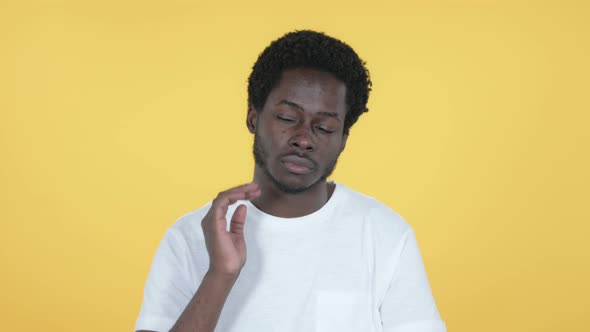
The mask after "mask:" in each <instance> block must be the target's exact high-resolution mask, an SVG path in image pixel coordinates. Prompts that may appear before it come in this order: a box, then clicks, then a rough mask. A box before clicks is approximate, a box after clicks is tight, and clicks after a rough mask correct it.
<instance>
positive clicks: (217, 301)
mask: <svg viewBox="0 0 590 332" xmlns="http://www.w3.org/2000/svg"><path fill="white" fill-rule="evenodd" d="M345 115H346V87H345V85H344V83H342V82H341V81H339V80H338V79H336V78H335V77H334V76H332V75H331V74H328V73H324V72H319V71H317V70H311V69H295V70H288V71H285V72H283V75H282V78H281V81H280V82H279V84H278V85H277V86H276V87H275V88H274V89H273V90H272V91H271V93H270V95H269V96H268V98H267V100H266V103H265V105H264V107H263V109H262V110H261V111H260V112H257V111H256V110H255V109H253V108H250V109H249V110H248V115H247V120H246V123H247V126H248V129H249V130H250V132H251V133H253V134H255V137H256V147H257V149H256V151H257V152H258V153H257V154H256V165H255V168H254V181H253V183H250V184H246V185H242V186H238V187H235V188H232V189H229V190H226V191H223V192H221V193H219V194H218V195H217V197H216V198H215V199H214V200H213V203H212V206H211V208H210V210H209V211H208V213H207V215H206V216H205V218H204V219H203V221H202V222H201V226H202V229H203V234H204V236H205V242H206V246H207V252H208V254H209V262H210V265H209V270H208V271H207V273H206V274H205V276H204V278H203V280H202V281H201V284H200V286H199V288H198V289H197V292H196V293H195V295H194V296H193V298H192V299H191V301H190V302H189V303H188V305H187V306H186V308H185V310H184V311H183V313H182V314H181V315H180V317H179V318H178V320H177V322H176V324H175V325H174V326H173V328H172V329H171V331H175V332H181V331H182V332H184V331H192V332H195V331H197V332H213V331H214V329H215V326H216V325H217V321H218V319H219V315H220V313H221V310H222V309H223V305H224V304H225V301H226V299H227V297H228V295H229V293H230V291H231V289H232V287H233V285H234V284H235V282H236V280H237V278H238V276H239V274H240V271H241V270H242V268H243V267H244V265H245V263H246V243H245V240H244V228H245V227H247V226H245V221H246V214H247V211H246V206H245V205H241V206H239V207H238V208H237V209H236V211H235V213H234V214H233V215H232V217H231V222H230V231H229V232H228V231H227V230H226V225H227V220H226V214H227V211H228V208H229V206H230V205H231V204H233V203H235V202H237V201H238V200H250V201H251V202H252V203H253V204H254V205H255V206H256V207H258V208H259V209H260V210H262V211H264V212H266V213H268V214H271V215H274V216H278V217H284V218H292V217H301V216H304V215H308V214H310V213H313V212H315V211H317V210H319V209H320V208H321V207H322V206H323V205H324V204H326V202H327V201H328V199H329V198H330V196H331V195H332V193H333V191H334V185H333V184H329V183H328V182H327V181H326V178H327V177H328V175H329V174H330V173H331V171H332V170H333V168H334V166H335V164H336V160H337V159H338V156H339V155H340V153H341V152H342V151H343V150H344V147H345V146H346V140H347V138H348V135H345V134H344V118H345Z"/></svg>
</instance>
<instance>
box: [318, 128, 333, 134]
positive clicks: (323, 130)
mask: <svg viewBox="0 0 590 332" xmlns="http://www.w3.org/2000/svg"><path fill="white" fill-rule="evenodd" d="M316 128H317V129H319V130H320V131H322V132H324V133H326V134H331V133H333V132H334V130H331V129H329V128H326V127H322V126H317V127H316Z"/></svg>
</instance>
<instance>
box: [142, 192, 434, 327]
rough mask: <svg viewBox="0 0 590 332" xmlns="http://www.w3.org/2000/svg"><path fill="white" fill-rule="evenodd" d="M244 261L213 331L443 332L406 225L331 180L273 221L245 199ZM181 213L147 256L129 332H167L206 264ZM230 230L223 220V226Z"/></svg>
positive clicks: (195, 223) (195, 215) (195, 221)
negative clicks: (297, 212)
mask: <svg viewBox="0 0 590 332" xmlns="http://www.w3.org/2000/svg"><path fill="white" fill-rule="evenodd" d="M239 204H245V205H246V206H247V209H248V212H247V217H246V225H245V230H244V233H245V238H246V246H247V250H248V251H247V255H248V258H247V261H246V265H245V266H244V268H243V269H242V271H241V273H240V276H239V278H238V280H237V281H236V283H235V285H234V287H233V288H232V290H231V292H230V294H229V296H228V298H227V301H226V302H225V305H224V307H223V310H222V312H221V315H220V318H219V321H218V323H217V327H216V329H215V331H217V332H244V331H245V332H250V331H255V332H266V331H268V332H277V331H281V332H307V331H309V332H348V331H350V332H353V331H354V332H359V331H366V332H445V331H446V327H445V324H444V322H443V321H442V320H441V317H440V315H439V313H438V310H437V308H436V305H435V302H434V299H433V297H432V292H431V290H430V285H429V283H428V279H427V277H426V272H425V270H424V264H423V262H422V257H421V255H420V251H419V249H418V245H417V242H416V238H415V236H414V232H413V230H412V229H411V227H410V226H409V225H408V224H407V223H406V222H405V221H404V220H403V219H402V217H400V216H399V215H398V214H397V213H395V212H393V211H392V210H391V209H389V208H388V207H387V206H385V205H383V204H382V203H380V202H378V201H377V200H375V199H373V198H371V197H368V196H365V195H363V194H360V193H358V192H356V191H353V190H352V189H350V188H348V187H346V186H344V185H342V184H339V183H336V188H335V190H334V193H333V194H332V197H331V198H330V199H329V201H328V202H327V203H326V204H325V205H324V206H323V207H322V208H321V209H320V210H318V211H316V212H314V213H312V214H309V215H307V216H304V217H300V218H278V217H274V216H271V215H268V214H266V213H264V212H262V211H260V210H258V209H257V208H256V207H255V206H254V205H252V203H250V202H249V201H240V202H238V203H236V204H234V205H232V206H230V208H229V211H228V213H227V215H228V219H229V217H230V216H231V215H232V214H233V212H234V210H235V209H236V208H237V207H238V206H239ZM210 206H211V203H209V204H207V205H205V206H204V207H203V208H201V209H199V210H195V211H193V212H190V213H188V214H186V215H184V216H182V217H181V218H180V219H179V220H178V221H177V222H176V223H175V224H174V225H172V227H170V229H169V230H168V231H167V232H166V234H165V236H164V239H163V240H162V242H161V243H160V246H159V248H158V250H157V252H156V255H155V257H154V261H153V263H152V267H151V271H150V273H149V276H148V279H147V282H146V285H145V292H144V298H143V304H142V307H141V312H140V314H139V317H138V319H137V322H136V325H135V329H136V330H152V331H161V332H163V331H169V330H170V328H171V327H172V326H173V325H174V323H175V322H176V320H177V319H178V317H179V316H180V314H181V313H182V311H183V310H184V308H185V307H186V305H187V304H188V302H189V301H190V300H191V298H192V297H193V295H194V294H195V292H196V290H197V288H198V287H199V285H200V283H201V280H202V277H203V276H204V274H205V273H206V272H207V269H208V267H209V256H208V254H207V249H206V247H205V241H204V237H203V232H202V228H201V220H202V219H203V217H204V216H205V214H206V213H207V211H208V210H209V207H210ZM228 229H229V223H228Z"/></svg>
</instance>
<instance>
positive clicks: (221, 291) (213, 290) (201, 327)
mask: <svg viewBox="0 0 590 332" xmlns="http://www.w3.org/2000/svg"><path fill="white" fill-rule="evenodd" d="M236 279H237V275H236V276H232V275H220V274H214V273H212V272H207V274H205V277H204V278H203V281H202V282H201V286H199V289H197V292H196V293H195V295H194V296H193V298H192V300H191V301H190V302H189V304H188V305H187V306H186V309H184V312H183V313H182V315H180V318H178V321H176V324H174V327H173V328H172V330H170V332H185V331H192V332H197V331H198V332H201V331H203V332H205V331H206V332H213V331H214V330H215V326H216V325H217V321H218V320H219V315H220V314H221V309H223V305H224V304H225V300H226V299H227V296H228V295H229V292H230V291H231V289H232V287H233V285H234V283H235V281H236Z"/></svg>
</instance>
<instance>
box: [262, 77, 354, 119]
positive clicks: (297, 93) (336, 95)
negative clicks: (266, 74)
mask: <svg viewBox="0 0 590 332" xmlns="http://www.w3.org/2000/svg"><path fill="white" fill-rule="evenodd" d="M283 100H287V101H289V102H293V103H296V104H298V105H301V106H302V107H303V109H304V110H305V111H309V112H337V113H339V114H340V115H341V116H342V118H344V115H345V114H346V85H345V84H344V83H343V82H342V81H340V80H339V79H337V78H336V77H335V76H334V75H332V74H330V73H326V72H322V71H318V70H314V69H290V70H286V71H284V72H283V74H282V75H281V80H280V81H279V83H278V84H277V86H276V87H275V88H274V89H273V90H272V91H271V92H270V94H269V96H268V98H267V100H266V104H265V107H267V106H270V107H273V106H274V105H277V104H278V103H280V102H281V101H283Z"/></svg>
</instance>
